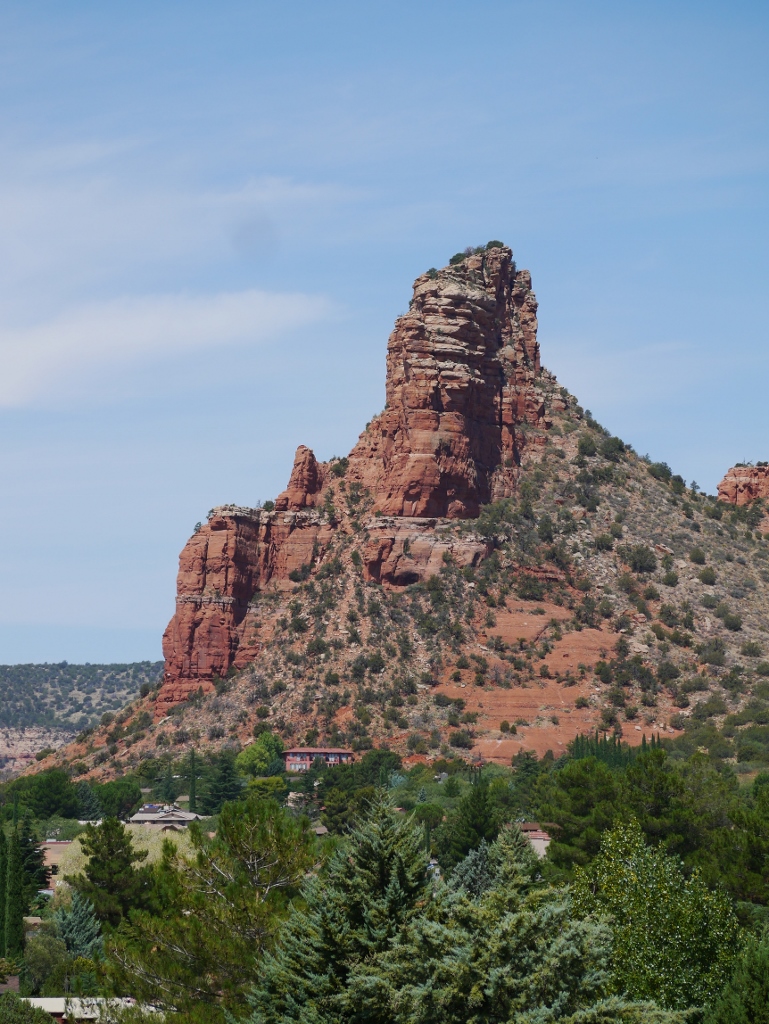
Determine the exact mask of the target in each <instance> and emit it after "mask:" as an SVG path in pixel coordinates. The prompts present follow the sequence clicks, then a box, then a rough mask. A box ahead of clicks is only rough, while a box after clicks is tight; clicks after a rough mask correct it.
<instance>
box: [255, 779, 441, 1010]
mask: <svg viewBox="0 0 769 1024" xmlns="http://www.w3.org/2000/svg"><path fill="white" fill-rule="evenodd" d="M425 869H426V861H425V854H424V851H423V849H422V832H421V829H420V828H419V827H418V826H416V825H414V824H413V823H412V822H411V821H410V820H408V819H405V820H404V819H403V818H402V817H401V816H400V815H397V814H395V813H394V812H393V810H392V808H391V807H390V805H389V804H388V803H387V802H386V800H385V799H384V798H378V799H377V800H376V801H375V802H374V803H373V806H372V807H371V809H370V812H369V814H368V816H367V817H366V819H365V820H364V821H363V822H362V823H361V824H360V825H359V826H358V827H357V828H356V829H355V830H354V831H353V832H352V834H351V835H350V837H349V840H348V841H347V842H346V843H344V844H343V845H342V846H341V847H340V848H339V849H338V850H337V851H336V852H335V853H334V854H333V855H332V858H331V860H330V862H329V865H328V870H327V871H326V873H325V874H323V875H320V876H319V875H315V876H313V877H312V878H311V879H310V880H309V881H308V882H307V883H306V884H305V886H304V888H303V892H302V903H303V907H302V908H301V909H299V908H297V907H295V908H293V909H292V912H291V916H290V917H289V919H288V921H287V923H286V925H285V926H284V927H283V928H282V929H281V933H280V936H281V945H280V948H279V949H278V950H277V952H275V953H274V954H268V955H267V956H266V958H265V960H264V962H263V965H262V980H261V982H260V983H259V985H258V987H257V988H256V990H255V991H254V993H253V996H252V998H251V999H250V1001H251V1002H252V1005H253V1007H254V1015H253V1017H252V1018H251V1020H252V1021H253V1022H257V1021H259V1022H269V1024H278V1022H280V1024H283V1022H288V1021H302V1022H305V1021H307V1022H309V1021H318V1022H321V1021H322V1022H326V1021H328V1022H329V1024H330V1022H331V1021H334V1022H338V1024H342V1022H348V1021H353V1020H356V1021H357V1020H363V1019H370V1020H371V1021H372V1022H373V1021H376V1020H378V1019H379V1018H378V1017H376V1016H372V1017H371V1018H364V1017H359V1016H356V1013H355V1009H354V1005H355V1002H356V999H357V998H358V996H357V995H356V992H355V990H354V987H353V986H352V984H351V982H352V971H353V967H354V965H355V964H356V963H358V962H364V961H365V962H367V961H369V960H370V959H371V958H372V957H374V956H376V955H378V954H380V953H382V952H383V951H384V950H386V949H387V948H389V946H390V944H391V943H392V942H393V941H394V940H395V938H396V937H397V936H398V935H399V934H400V932H401V930H402V929H403V927H404V926H405V925H406V924H407V922H409V921H410V920H411V919H412V918H413V917H414V916H415V915H416V914H418V913H419V912H420V909H421V907H422V905H423V901H424V900H425V898H426V896H427V895H428V892H427V884H428V883H427V877H426V870H425Z"/></svg>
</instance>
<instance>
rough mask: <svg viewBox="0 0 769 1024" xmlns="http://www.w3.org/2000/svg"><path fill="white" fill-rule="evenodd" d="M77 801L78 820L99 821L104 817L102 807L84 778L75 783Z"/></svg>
mask: <svg viewBox="0 0 769 1024" xmlns="http://www.w3.org/2000/svg"><path fill="white" fill-rule="evenodd" d="M77 803H78V808H77V810H78V818H79V820H80V821H99V819H100V818H102V817H104V808H103V807H102V805H101V803H100V802H99V798H98V797H97V796H96V793H94V791H93V788H92V787H91V786H90V785H89V784H88V783H87V782H86V781H85V779H84V780H83V781H82V782H79V783H78V784H77Z"/></svg>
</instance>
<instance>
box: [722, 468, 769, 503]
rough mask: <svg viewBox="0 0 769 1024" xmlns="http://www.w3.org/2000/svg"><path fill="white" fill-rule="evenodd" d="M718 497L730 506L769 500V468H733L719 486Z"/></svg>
mask: <svg viewBox="0 0 769 1024" xmlns="http://www.w3.org/2000/svg"><path fill="white" fill-rule="evenodd" d="M718 497H719V500H720V501H725V502H728V503H729V504H730V505H749V504H750V503H751V502H753V501H756V500H757V499H758V498H769V466H767V465H761V464H760V463H759V465H757V466H733V467H732V468H731V469H730V470H729V471H728V473H727V474H726V476H725V477H724V478H723V480H722V481H721V483H720V484H719V485H718Z"/></svg>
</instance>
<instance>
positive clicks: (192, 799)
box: [187, 748, 198, 814]
mask: <svg viewBox="0 0 769 1024" xmlns="http://www.w3.org/2000/svg"><path fill="white" fill-rule="evenodd" d="M189 777H190V788H189V794H190V796H189V802H188V804H187V809H188V810H190V811H192V813H193V814H196V813H197V810H198V792H197V782H198V768H197V764H196V763H195V749H194V748H192V749H191V750H190V772H189Z"/></svg>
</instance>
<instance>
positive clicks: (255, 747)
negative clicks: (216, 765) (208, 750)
mask: <svg viewBox="0 0 769 1024" xmlns="http://www.w3.org/2000/svg"><path fill="white" fill-rule="evenodd" d="M283 749H284V748H283V741H282V740H281V738H280V736H278V735H277V734H276V733H272V732H269V731H266V732H263V733H260V734H259V736H258V738H257V739H256V740H254V742H253V743H251V744H249V746H247V747H246V748H245V750H242V751H241V752H240V753H239V754H238V756H237V757H236V758H235V767H236V768H237V769H238V771H239V772H240V773H241V775H246V776H248V775H250V776H252V777H254V776H257V775H266V774H267V769H268V767H269V766H270V765H271V764H272V763H273V762H274V761H276V760H280V755H281V754H282V753H283ZM281 768H282V763H281Z"/></svg>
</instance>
